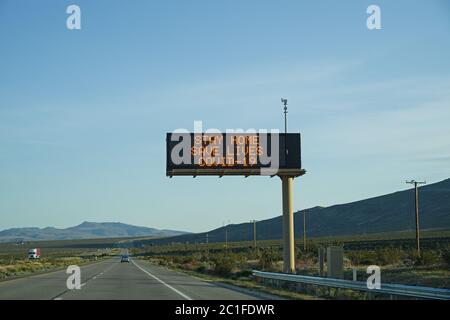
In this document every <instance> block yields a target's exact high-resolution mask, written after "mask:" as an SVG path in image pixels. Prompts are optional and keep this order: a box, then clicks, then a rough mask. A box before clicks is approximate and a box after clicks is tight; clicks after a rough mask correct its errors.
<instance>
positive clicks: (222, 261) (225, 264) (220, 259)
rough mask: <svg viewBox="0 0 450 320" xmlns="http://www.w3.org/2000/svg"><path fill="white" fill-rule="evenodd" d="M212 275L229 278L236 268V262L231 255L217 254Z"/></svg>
mask: <svg viewBox="0 0 450 320" xmlns="http://www.w3.org/2000/svg"><path fill="white" fill-rule="evenodd" d="M213 261H214V273H215V274H217V275H220V276H225V277H227V276H230V275H231V273H232V272H233V269H234V268H235V267H236V260H235V257H234V256H233V255H232V254H219V255H217V256H215V257H214V260H213Z"/></svg>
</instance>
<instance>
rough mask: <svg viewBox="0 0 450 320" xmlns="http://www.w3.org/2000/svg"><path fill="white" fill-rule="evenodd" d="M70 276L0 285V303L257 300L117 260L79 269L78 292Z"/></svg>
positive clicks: (59, 274)
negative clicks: (72, 287) (79, 281)
mask: <svg viewBox="0 0 450 320" xmlns="http://www.w3.org/2000/svg"><path fill="white" fill-rule="evenodd" d="M68 277H69V274H66V271H65V270H62V271H55V272H50V273H45V274H40V275H35V276H29V277H25V278H20V279H14V280H9V281H4V282H0V300H5V299H20V300H41V299H42V300H66V299H77V300H79V299H81V300H112V299H114V300H116V299H118V300H122V299H123V300H129V299H132V300H204V299H207V300H253V299H256V297H254V296H251V295H248V294H244V293H242V292H238V291H235V290H232V289H229V288H224V287H221V286H217V285H215V284H213V283H210V282H206V281H202V280H200V279H197V278H195V277H191V276H189V275H186V274H183V273H179V272H174V271H171V270H167V269H164V268H161V267H157V266H153V265H151V264H149V263H148V262H146V261H143V260H135V259H133V258H131V259H130V262H129V263H127V262H124V263H121V262H120V257H115V258H111V259H108V260H104V261H101V262H97V263H94V264H90V265H85V266H82V267H81V289H79V290H69V289H68V288H67V285H66V281H67V278H68Z"/></svg>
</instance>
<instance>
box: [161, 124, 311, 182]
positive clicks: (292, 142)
mask: <svg viewBox="0 0 450 320" xmlns="http://www.w3.org/2000/svg"><path fill="white" fill-rule="evenodd" d="M166 139H167V163H166V175H167V176H181V175H184V176H197V175H198V176H200V175H217V176H225V175H243V176H250V175H271V176H274V175H287V176H300V175H302V174H304V173H305V171H304V170H303V169H302V168H301V145H300V134H299V133H288V134H282V133H175V132H174V133H168V134H167V138H166Z"/></svg>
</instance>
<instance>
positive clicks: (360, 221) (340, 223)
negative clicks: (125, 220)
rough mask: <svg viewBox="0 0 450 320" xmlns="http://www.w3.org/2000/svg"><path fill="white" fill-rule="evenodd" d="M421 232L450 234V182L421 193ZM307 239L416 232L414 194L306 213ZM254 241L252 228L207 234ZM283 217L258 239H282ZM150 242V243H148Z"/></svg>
mask: <svg viewBox="0 0 450 320" xmlns="http://www.w3.org/2000/svg"><path fill="white" fill-rule="evenodd" d="M419 190H420V191H419V208H420V228H421V230H450V179H447V180H444V181H441V182H438V183H434V184H429V185H425V186H422V187H420V189H419ZM294 224H295V236H296V237H299V236H300V235H301V233H300V230H303V211H301V212H296V213H295V214H294ZM306 224H307V234H308V237H326V236H355V235H366V234H375V233H384V232H397V231H408V230H414V229H415V211H414V191H413V190H412V189H409V190H404V191H399V192H395V193H391V194H387V195H384V196H379V197H375V198H370V199H366V200H361V201H356V202H352V203H347V204H340V205H334V206H331V207H326V208H324V207H314V208H310V209H307V210H306ZM225 228H226V229H227V233H228V240H229V241H241V240H252V239H253V225H252V224H250V223H242V224H235V225H229V226H226V227H222V228H218V229H215V230H212V231H209V232H208V240H209V242H223V241H225ZM281 237H282V219H281V216H278V217H275V218H272V219H268V220H262V221H258V223H257V238H258V239H261V240H262V239H281ZM205 239H206V232H205V233H199V234H186V235H181V236H176V237H171V238H166V239H161V240H157V241H151V240H150V241H148V242H151V243H166V242H195V241H197V242H205ZM146 242H147V241H146Z"/></svg>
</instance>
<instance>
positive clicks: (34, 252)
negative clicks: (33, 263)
mask: <svg viewBox="0 0 450 320" xmlns="http://www.w3.org/2000/svg"><path fill="white" fill-rule="evenodd" d="M40 257H41V249H39V248H34V249H30V250H28V259H30V260H33V259H39V258H40Z"/></svg>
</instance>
